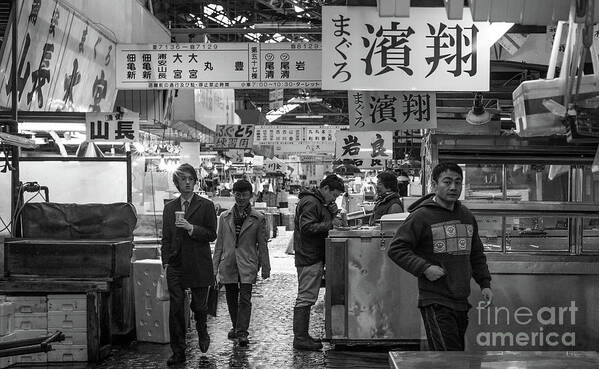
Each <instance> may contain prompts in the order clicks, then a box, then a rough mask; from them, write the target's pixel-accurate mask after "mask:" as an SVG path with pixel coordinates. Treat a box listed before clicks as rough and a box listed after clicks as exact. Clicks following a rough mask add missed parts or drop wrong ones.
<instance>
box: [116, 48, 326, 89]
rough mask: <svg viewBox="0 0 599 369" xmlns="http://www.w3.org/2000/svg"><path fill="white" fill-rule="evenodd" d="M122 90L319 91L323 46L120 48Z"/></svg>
mask: <svg viewBox="0 0 599 369" xmlns="http://www.w3.org/2000/svg"><path fill="white" fill-rule="evenodd" d="M116 63H117V64H116V65H117V78H116V84H117V88H118V89H123V90H143V89H167V88H254V89H256V88H267V89H273V88H319V87H320V78H321V44H320V43H319V42H297V43H294V42H280V43H245V42H243V43H242V42H227V43H170V44H119V45H117V57H116Z"/></svg>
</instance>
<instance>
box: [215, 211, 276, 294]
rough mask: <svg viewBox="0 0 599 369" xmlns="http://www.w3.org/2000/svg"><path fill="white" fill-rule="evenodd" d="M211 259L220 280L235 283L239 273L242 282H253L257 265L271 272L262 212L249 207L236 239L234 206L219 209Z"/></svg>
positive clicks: (256, 272) (254, 281) (264, 219)
mask: <svg viewBox="0 0 599 369" xmlns="http://www.w3.org/2000/svg"><path fill="white" fill-rule="evenodd" d="M212 260H213V264H214V270H215V271H217V272H218V276H219V279H220V282H221V283H237V281H238V275H239V278H240V280H241V283H256V275H257V274H258V269H260V268H262V271H263V272H268V273H269V274H270V260H269V257H268V246H267V240H266V218H265V216H264V214H263V213H262V212H259V211H257V210H255V209H252V210H251V211H250V214H249V215H248V216H247V218H245V221H244V222H243V225H242V226H241V231H240V232H239V237H238V238H237V239H236V237H235V222H234V220H233V209H231V210H227V211H225V212H224V213H222V214H221V215H220V219H219V225H218V237H217V238H216V246H215V248H214V256H213V258H212Z"/></svg>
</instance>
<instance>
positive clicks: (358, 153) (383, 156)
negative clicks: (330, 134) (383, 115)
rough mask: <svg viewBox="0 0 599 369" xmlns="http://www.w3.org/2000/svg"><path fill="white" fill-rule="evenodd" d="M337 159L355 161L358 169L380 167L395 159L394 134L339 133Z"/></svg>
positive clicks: (371, 132)
mask: <svg viewBox="0 0 599 369" xmlns="http://www.w3.org/2000/svg"><path fill="white" fill-rule="evenodd" d="M335 139H336V141H337V142H336V145H335V159H341V160H343V159H354V164H356V165H357V166H358V167H360V166H363V167H380V166H382V165H383V164H384V163H385V160H388V159H393V132H390V131H389V132H379V131H361V132H352V131H337V132H335Z"/></svg>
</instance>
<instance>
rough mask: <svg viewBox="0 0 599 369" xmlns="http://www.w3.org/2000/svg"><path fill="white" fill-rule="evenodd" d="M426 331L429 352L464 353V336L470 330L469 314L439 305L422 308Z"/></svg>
mask: <svg viewBox="0 0 599 369" xmlns="http://www.w3.org/2000/svg"><path fill="white" fill-rule="evenodd" d="M420 313H421V314H422V321H423V322H424V328H425V329H426V338H427V340H428V346H429V350H431V351H464V336H465V335H466V328H468V312H467V311H457V310H453V309H451V308H448V307H446V306H443V305H439V304H432V305H428V306H424V307H421V308H420Z"/></svg>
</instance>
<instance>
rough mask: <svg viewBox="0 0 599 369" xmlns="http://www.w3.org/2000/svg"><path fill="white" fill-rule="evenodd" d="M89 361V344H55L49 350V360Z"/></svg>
mask: <svg viewBox="0 0 599 369" xmlns="http://www.w3.org/2000/svg"><path fill="white" fill-rule="evenodd" d="M64 361H87V346H68V345H60V344H53V345H52V351H48V362H64Z"/></svg>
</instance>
